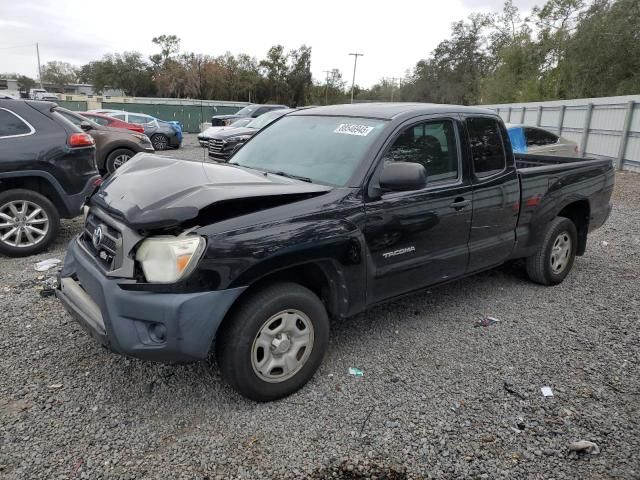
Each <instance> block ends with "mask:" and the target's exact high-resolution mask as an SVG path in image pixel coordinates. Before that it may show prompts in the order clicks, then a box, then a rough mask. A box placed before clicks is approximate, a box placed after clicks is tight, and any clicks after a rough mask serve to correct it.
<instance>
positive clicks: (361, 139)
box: [229, 115, 386, 187]
mask: <svg viewBox="0 0 640 480" xmlns="http://www.w3.org/2000/svg"><path fill="white" fill-rule="evenodd" d="M385 124H386V121H384V120H378V119H371V118H349V117H314V116H306V115H305V116H292V117H284V118H282V119H281V120H279V121H278V122H276V123H274V124H273V125H271V126H270V127H269V128H268V129H266V130H264V131H263V132H262V133H260V134H258V135H256V136H255V137H254V138H253V139H252V140H251V141H250V142H248V143H247V144H246V145H245V146H244V147H242V148H241V149H240V150H238V152H237V153H236V154H235V155H234V156H233V158H232V159H231V161H230V162H229V163H232V164H236V165H241V166H244V167H250V168H256V169H259V170H266V171H270V172H282V173H285V174H287V175H295V176H299V177H305V178H308V179H310V180H311V181H313V182H316V183H321V184H325V185H333V186H340V187H342V186H345V185H346V184H347V182H348V181H349V178H351V175H353V172H354V171H355V170H356V167H357V166H358V164H359V163H360V161H361V160H362V158H363V157H364V155H365V153H366V151H367V149H368V148H369V147H370V146H371V144H372V143H373V142H374V140H375V139H376V137H377V136H378V135H379V134H380V132H381V131H382V129H383V128H384V127H385Z"/></svg>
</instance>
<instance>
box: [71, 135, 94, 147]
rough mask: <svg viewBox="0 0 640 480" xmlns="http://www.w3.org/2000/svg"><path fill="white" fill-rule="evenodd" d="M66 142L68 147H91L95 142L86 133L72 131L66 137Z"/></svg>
mask: <svg viewBox="0 0 640 480" xmlns="http://www.w3.org/2000/svg"><path fill="white" fill-rule="evenodd" d="M67 144H68V145H69V146H70V147H92V146H93V145H95V142H94V141H93V138H91V135H89V134H88V133H72V134H71V135H69V138H67Z"/></svg>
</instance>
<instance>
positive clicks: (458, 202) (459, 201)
mask: <svg viewBox="0 0 640 480" xmlns="http://www.w3.org/2000/svg"><path fill="white" fill-rule="evenodd" d="M470 203H471V200H465V199H464V198H463V197H458V198H456V199H455V200H454V201H453V203H452V204H451V205H449V206H450V207H451V208H453V209H455V210H462V209H463V208H464V207H467V206H469V204H470Z"/></svg>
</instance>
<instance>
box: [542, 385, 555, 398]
mask: <svg viewBox="0 0 640 480" xmlns="http://www.w3.org/2000/svg"><path fill="white" fill-rule="evenodd" d="M540 391H542V395H543V396H544V397H553V390H551V387H542V388H541V389H540Z"/></svg>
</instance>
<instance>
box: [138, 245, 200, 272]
mask: <svg viewBox="0 0 640 480" xmlns="http://www.w3.org/2000/svg"><path fill="white" fill-rule="evenodd" d="M204 246H205V241H204V238H202V237H198V236H188V237H170V236H158V237H150V238H147V239H146V240H144V241H143V242H142V243H141V244H140V246H139V247H138V251H137V252H136V260H137V261H138V262H140V265H141V266H142V271H143V272H144V276H145V278H146V279H147V281H148V282H154V283H174V282H177V281H178V280H180V279H182V278H184V277H186V276H188V275H189V274H190V273H191V272H192V271H193V269H194V268H195V266H196V264H197V263H198V260H199V259H200V257H201V256H202V253H203V252H204Z"/></svg>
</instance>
